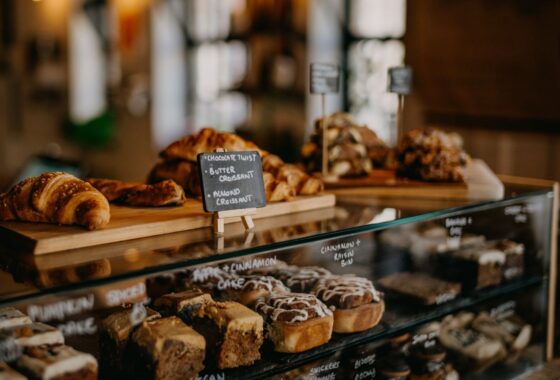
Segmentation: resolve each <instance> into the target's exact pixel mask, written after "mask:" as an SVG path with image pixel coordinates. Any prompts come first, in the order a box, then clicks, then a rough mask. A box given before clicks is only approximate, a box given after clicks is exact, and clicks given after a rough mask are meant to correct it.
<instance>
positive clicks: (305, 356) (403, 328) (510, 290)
mask: <svg viewBox="0 0 560 380" xmlns="http://www.w3.org/2000/svg"><path fill="white" fill-rule="evenodd" d="M546 285H547V284H546V280H545V279H543V278H541V277H538V276H534V277H527V278H523V279H520V280H518V281H515V282H514V283H510V284H507V285H505V286H500V287H496V288H492V289H487V290H482V291H479V292H476V293H474V294H472V295H470V296H466V297H461V298H459V299H456V300H453V301H451V302H447V303H445V304H441V305H437V306H431V307H424V308H421V309H418V308H416V307H415V306H414V305H411V304H410V303H408V304H403V303H400V302H398V300H391V299H388V300H387V307H386V309H387V310H391V315H388V312H386V315H385V317H384V319H383V322H382V323H381V324H380V325H378V326H376V327H375V328H373V329H371V330H368V331H365V332H363V333H355V334H346V335H345V334H333V338H332V339H331V341H330V342H328V343H327V344H325V345H323V346H320V347H317V348H315V349H313V350H310V351H306V352H303V353H300V354H280V353H273V352H266V351H264V352H263V357H265V358H269V359H268V360H266V359H262V360H260V361H259V362H258V363H257V364H255V365H253V366H251V367H248V368H238V369H232V370H226V371H221V372H218V373H215V372H212V371H205V372H203V373H201V376H202V377H204V375H205V374H207V375H208V377H209V378H211V376H212V375H213V376H214V378H220V376H225V378H226V379H230V378H232V379H233V378H235V379H237V378H243V379H259V378H263V377H264V378H268V377H269V376H272V375H275V374H278V373H282V372H286V371H288V370H290V369H292V368H298V367H300V366H302V365H304V364H307V363H310V362H312V361H314V360H318V359H319V358H322V357H327V356H329V355H331V354H333V353H336V352H338V351H341V350H343V349H344V350H348V349H351V348H352V347H354V346H360V345H362V344H364V343H367V342H379V341H382V340H384V339H387V338H390V337H393V336H397V335H400V334H403V333H405V332H410V331H413V330H414V329H415V328H417V327H420V326H422V325H424V324H427V323H429V322H433V321H437V320H440V319H442V318H443V317H444V316H446V315H449V314H455V313H458V312H460V311H463V310H471V309H473V308H475V307H476V306H478V305H481V304H485V303H486V304H488V303H489V302H494V303H497V302H503V301H505V300H507V299H509V298H510V297H515V295H516V294H517V293H523V292H539V291H542V290H543V289H545V288H546ZM266 349H267V348H265V350H266ZM268 349H269V350H270V348H268ZM540 354H541V355H542V354H543V353H542V352H541V353H540ZM487 378H491V377H487Z"/></svg>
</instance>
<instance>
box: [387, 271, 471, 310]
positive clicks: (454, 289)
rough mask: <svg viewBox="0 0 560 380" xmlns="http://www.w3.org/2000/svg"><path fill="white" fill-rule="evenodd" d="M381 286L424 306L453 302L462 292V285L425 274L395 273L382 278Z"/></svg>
mask: <svg viewBox="0 0 560 380" xmlns="http://www.w3.org/2000/svg"><path fill="white" fill-rule="evenodd" d="M379 285H381V286H382V287H383V288H384V289H387V290H390V291H393V292H395V293H399V294H402V295H404V296H406V297H409V298H412V299H414V300H417V301H419V302H421V303H422V304H424V305H436V304H441V303H444V302H447V301H451V300H453V299H455V298H456V297H457V295H459V293H460V292H461V284H459V283H456V282H447V281H443V280H439V279H436V278H433V277H431V276H429V275H427V274H424V273H409V272H401V273H393V274H391V275H389V276H386V277H383V278H381V279H380V280H379Z"/></svg>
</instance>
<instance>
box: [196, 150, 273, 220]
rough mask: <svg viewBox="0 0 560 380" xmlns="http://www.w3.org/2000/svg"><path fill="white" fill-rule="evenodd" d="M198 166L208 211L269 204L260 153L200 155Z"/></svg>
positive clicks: (205, 206) (205, 207)
mask: <svg viewBox="0 0 560 380" xmlns="http://www.w3.org/2000/svg"><path fill="white" fill-rule="evenodd" d="M198 167H199V170H200V173H199V174H200V178H201V184H202V196H203V199H204V200H203V204H204V210H205V211H206V212H218V211H226V210H238V209H245V208H258V207H264V206H265V205H266V196H265V192H264V183H263V174H262V162H261V157H260V155H259V154H258V153H257V152H215V153H201V154H199V155H198Z"/></svg>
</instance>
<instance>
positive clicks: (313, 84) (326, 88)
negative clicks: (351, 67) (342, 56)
mask: <svg viewBox="0 0 560 380" xmlns="http://www.w3.org/2000/svg"><path fill="white" fill-rule="evenodd" d="M309 81H310V83H309V87H310V89H311V93H312V94H328V93H332V92H338V88H339V82H340V68H339V67H338V66H337V65H333V64H328V63H312V64H311V67H310V75H309Z"/></svg>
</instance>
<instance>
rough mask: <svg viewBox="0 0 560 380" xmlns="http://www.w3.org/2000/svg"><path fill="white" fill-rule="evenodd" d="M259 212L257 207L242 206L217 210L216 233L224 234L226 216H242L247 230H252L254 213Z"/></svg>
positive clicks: (222, 149)
mask: <svg viewBox="0 0 560 380" xmlns="http://www.w3.org/2000/svg"><path fill="white" fill-rule="evenodd" d="M225 151H226V150H225V149H224V148H217V149H216V150H215V152H217V153H218V152H225ZM256 213H257V209H256V208H255V207H251V208H241V209H238V210H227V211H216V212H214V216H213V221H214V233H215V234H216V235H223V234H224V231H225V219H226V218H237V217H241V221H242V222H243V226H244V227H245V231H252V230H254V229H255V223H253V215H255V214H256Z"/></svg>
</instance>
